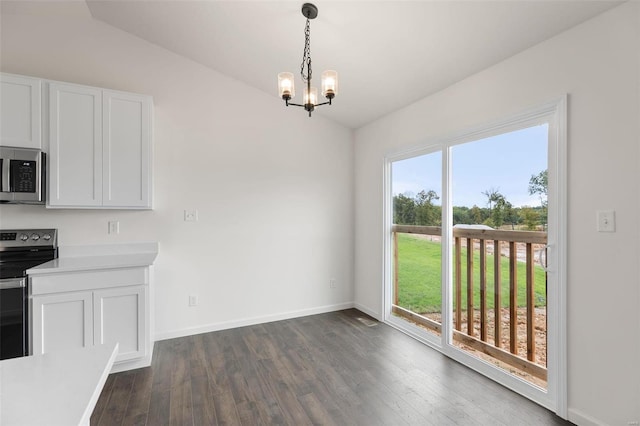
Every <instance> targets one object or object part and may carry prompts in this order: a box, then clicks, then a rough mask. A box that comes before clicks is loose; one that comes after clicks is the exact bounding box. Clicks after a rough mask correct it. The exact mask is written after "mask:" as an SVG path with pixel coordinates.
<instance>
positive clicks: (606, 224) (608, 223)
mask: <svg viewBox="0 0 640 426" xmlns="http://www.w3.org/2000/svg"><path fill="white" fill-rule="evenodd" d="M598 232H616V212H615V211H613V210H600V211H598Z"/></svg>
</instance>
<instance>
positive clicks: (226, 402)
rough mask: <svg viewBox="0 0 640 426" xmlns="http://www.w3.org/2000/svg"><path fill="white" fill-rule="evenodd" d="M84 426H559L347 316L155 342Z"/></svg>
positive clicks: (411, 344)
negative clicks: (148, 362) (149, 360)
mask: <svg viewBox="0 0 640 426" xmlns="http://www.w3.org/2000/svg"><path fill="white" fill-rule="evenodd" d="M91 424H92V425H145V424H146V425H163V424H172V425H212V424H220V425H222V424H225V425H296V426H297V425H308V424H319V425H367V426H369V425H394V426H395V425H565V424H570V423H568V422H565V421H563V420H562V419H560V418H559V417H557V416H555V415H554V414H553V413H551V412H549V411H548V410H546V409H544V408H541V407H539V406H538V405H536V404H534V403H533V402H530V401H529V400H527V399H525V398H523V397H521V396H519V395H517V394H515V393H513V392H511V391H509V390H508V389H506V388H504V387H502V386H500V385H498V384H496V383H494V382H492V381H491V380H489V379H487V378H485V377H483V376H481V375H479V374H477V373H475V372H474V371H472V370H470V369H468V368H466V367H464V366H462V365H460V364H458V363H456V362H454V361H451V360H450V359H448V358H446V357H445V356H444V355H441V354H440V353H438V352H436V351H434V350H432V349H430V348H428V347H426V346H424V345H423V344H421V343H419V342H417V341H415V340H414V339H412V338H410V337H408V336H406V335H404V334H403V333H401V332H399V331H397V330H395V329H393V328H391V327H389V326H387V325H385V324H381V323H378V322H377V321H375V320H373V319H371V318H370V317H368V316H366V315H364V314H362V313H361V312H359V311H357V310H353V309H351V310H347V311H341V312H333V313H328V314H322V315H314V316H309V317H304V318H297V319H292V320H286V321H278V322H273V323H268V324H261V325H255V326H251V327H243V328H237V329H233V330H225V331H219V332H215V333H207V334H199V335H195V336H189V337H183V338H178V339H172V340H164V341H160V342H156V344H155V349H154V354H153V365H152V366H151V367H150V368H143V369H139V370H133V371H128V372H124V373H118V374H112V375H110V376H109V378H108V379H107V383H106V385H105V387H104V390H103V391H102V394H101V396H100V399H99V400H98V403H97V405H96V408H95V410H94V412H93V415H92V417H91Z"/></svg>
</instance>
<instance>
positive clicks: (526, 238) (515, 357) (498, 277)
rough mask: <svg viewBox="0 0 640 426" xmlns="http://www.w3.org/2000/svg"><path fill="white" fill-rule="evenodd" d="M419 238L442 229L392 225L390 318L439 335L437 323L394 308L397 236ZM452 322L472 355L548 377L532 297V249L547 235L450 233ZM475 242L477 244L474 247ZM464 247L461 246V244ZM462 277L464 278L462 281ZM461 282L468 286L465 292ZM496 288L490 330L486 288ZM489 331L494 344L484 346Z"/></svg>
mask: <svg viewBox="0 0 640 426" xmlns="http://www.w3.org/2000/svg"><path fill="white" fill-rule="evenodd" d="M399 233H406V234H422V235H432V236H438V237H439V236H441V235H442V230H441V228H440V227H437V226H415V225H393V227H392V235H393V262H394V265H393V266H394V267H393V271H394V304H393V307H392V310H393V313H394V314H396V315H399V316H402V317H405V318H406V319H408V320H410V321H413V322H415V323H418V324H420V325H422V326H424V327H427V328H429V329H431V330H434V331H436V332H438V333H440V332H441V324H440V323H438V322H437V321H434V320H432V319H430V318H428V317H426V316H423V315H420V314H419V313H415V312H412V311H410V310H408V309H405V308H403V307H401V306H399V305H398V290H399V288H398V286H399V281H398V234H399ZM453 238H454V259H453V262H454V263H453V265H454V279H455V280H454V295H453V296H454V305H455V306H454V307H455V311H454V317H453V325H454V330H453V338H454V340H456V341H458V342H460V343H463V344H465V345H467V346H469V347H471V348H473V349H474V350H477V351H480V352H483V353H485V354H487V355H489V356H491V357H493V358H495V359H498V360H500V361H502V362H504V363H507V364H509V365H511V366H513V367H516V368H518V369H520V370H521V371H524V372H526V373H528V374H531V375H532V376H534V377H537V378H539V379H542V380H546V378H547V369H546V367H545V366H543V365H540V364H537V363H536V362H535V360H536V358H535V352H536V345H535V328H534V326H535V322H534V319H535V318H534V314H535V293H534V244H538V245H546V244H547V234H546V232H531V231H502V230H494V229H486V230H485V229H468V228H454V229H453ZM476 242H477V244H476ZM487 242H490V243H493V253H494V257H493V264H492V265H489V264H488V262H487ZM463 243H464V244H463ZM503 243H508V244H509V246H508V247H509V249H508V252H509V255H508V257H509V277H508V279H509V348H508V350H507V349H506V348H502V337H503V332H502V310H501V309H500V308H501V307H502V304H503V301H502V296H501V294H502V285H503V277H502V272H501V271H502V267H501V253H502V244H503ZM518 244H523V245H524V248H525V270H526V273H525V277H524V278H525V281H526V287H525V288H526V290H525V291H526V318H525V322H526V336H527V345H526V346H527V351H526V352H527V353H526V359H525V358H524V357H521V356H519V354H518V274H517V265H518V258H517V245H518ZM463 246H465V247H464V248H465V249H466V268H465V269H466V274H463V272H462V269H463V257H462V250H463ZM476 246H477V247H478V251H479V263H480V264H479V265H478V268H479V283H478V284H479V285H478V287H479V293H480V294H479V300H480V306H479V336H477V335H476V334H477V333H476V330H475V324H474V323H475V317H476V310H477V309H476V306H474V291H475V290H474V289H475V287H476V286H474V272H475V269H476V266H475V265H474V251H475V250H476ZM488 268H493V277H494V279H493V283H489V282H487V281H488V280H487V269H488ZM463 275H464V276H463ZM463 282H464V284H466V285H465V286H464V287H463ZM488 285H493V289H494V300H493V302H494V303H493V305H494V310H493V314H494V318H493V319H494V329H493V330H487V324H488V322H489V321H488V318H487V315H488V309H487V286H488ZM463 290H464V291H465V292H466V313H467V318H466V324H465V325H466V327H464V328H463V323H462V312H463V306H462V294H463ZM488 332H492V333H493V343H490V342H488V339H487V336H488V334H487V333H488Z"/></svg>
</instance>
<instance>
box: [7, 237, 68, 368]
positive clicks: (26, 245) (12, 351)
mask: <svg viewBox="0 0 640 426" xmlns="http://www.w3.org/2000/svg"><path fill="white" fill-rule="evenodd" d="M57 257H58V232H57V230H56V229H11V230H0V359H7V358H15V357H19V356H25V355H28V354H29V311H28V309H29V303H28V295H29V288H28V286H29V282H28V277H27V273H26V271H27V270H28V269H30V268H33V267H34V266H37V265H40V264H42V263H45V262H48V261H50V260H53V259H56V258H57Z"/></svg>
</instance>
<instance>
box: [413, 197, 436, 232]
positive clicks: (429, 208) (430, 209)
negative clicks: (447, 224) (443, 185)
mask: <svg viewBox="0 0 640 426" xmlns="http://www.w3.org/2000/svg"><path fill="white" fill-rule="evenodd" d="M439 199H440V197H439V196H438V194H437V193H436V192H435V191H433V190H429V191H424V190H422V191H420V192H418V195H416V198H415V204H416V223H417V224H418V225H430V226H435V225H439V224H440V222H441V221H440V215H439V212H440V209H436V206H434V205H433V201H434V200H439Z"/></svg>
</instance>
